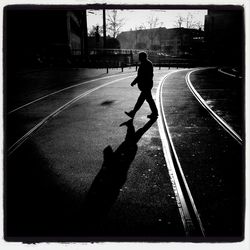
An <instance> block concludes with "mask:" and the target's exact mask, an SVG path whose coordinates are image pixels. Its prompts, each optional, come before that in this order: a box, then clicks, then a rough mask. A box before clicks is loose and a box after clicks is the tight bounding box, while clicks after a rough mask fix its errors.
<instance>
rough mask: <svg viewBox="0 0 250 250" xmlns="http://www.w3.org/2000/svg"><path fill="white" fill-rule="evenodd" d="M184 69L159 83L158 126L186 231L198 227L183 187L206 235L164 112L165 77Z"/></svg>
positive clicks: (157, 101)
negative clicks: (182, 185) (191, 213)
mask: <svg viewBox="0 0 250 250" xmlns="http://www.w3.org/2000/svg"><path fill="white" fill-rule="evenodd" d="M183 70H187V69H182V70H176V71H173V72H170V73H168V74H166V75H165V76H164V77H163V78H162V80H161V81H160V83H159V86H158V88H157V95H156V103H157V107H158V110H159V113H160V115H159V118H158V127H159V133H160V137H161V141H162V146H163V152H164V156H165V160H166V163H167V167H168V171H169V176H170V179H171V182H172V186H173V190H174V193H175V198H176V202H177V206H178V210H179V213H180V216H181V219H182V223H183V226H184V231H185V233H186V235H187V236H191V235H192V234H193V233H194V231H195V230H197V229H195V225H194V223H193V221H192V218H191V215H190V211H189V208H188V206H187V202H186V200H185V197H184V194H183V191H182V188H185V189H186V192H187V194H188V199H189V201H190V204H191V206H192V209H193V212H194V214H195V216H196V220H197V222H198V224H199V227H200V228H199V229H200V231H201V233H202V235H203V236H205V231H204V228H203V225H202V223H201V220H200V217H199V214H198V211H197V209H196V206H195V203H194V200H193V197H192V195H191V192H190V189H189V187H188V184H187V182H186V179H185V176H184V174H183V171H182V168H181V165H180V162H179V159H178V156H177V153H176V151H175V148H174V144H173V142H172V139H171V135H170V131H169V129H168V125H167V121H166V118H165V115H164V114H165V113H164V108H163V100H162V96H161V94H162V86H163V83H164V81H165V79H166V78H167V77H168V76H169V75H171V74H173V73H176V72H180V71H183ZM173 158H175V159H173ZM176 171H178V173H179V174H180V175H181V178H182V183H183V184H184V187H181V185H180V181H179V179H178V176H177V172H176Z"/></svg>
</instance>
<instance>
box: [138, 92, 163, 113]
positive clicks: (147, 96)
mask: <svg viewBox="0 0 250 250" xmlns="http://www.w3.org/2000/svg"><path fill="white" fill-rule="evenodd" d="M145 100H146V101H147V102H148V104H149V107H150V109H151V111H152V114H154V115H157V114H158V111H157V108H156V105H155V102H154V99H153V97H152V94H151V90H147V91H142V92H141V94H140V95H139V97H138V99H137V102H136V104H135V107H134V110H133V111H134V113H136V112H137V111H138V110H139V109H140V108H141V106H142V104H143V103H144V101H145Z"/></svg>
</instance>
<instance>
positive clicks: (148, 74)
mask: <svg viewBox="0 0 250 250" xmlns="http://www.w3.org/2000/svg"><path fill="white" fill-rule="evenodd" d="M153 76H154V73H153V64H152V62H151V61H149V60H148V59H147V60H145V61H144V62H141V64H140V67H139V69H138V74H137V77H136V78H135V80H134V81H133V82H132V84H131V85H132V86H133V85H135V84H136V83H137V84H138V88H139V89H140V90H141V91H145V90H151V89H152V87H153Z"/></svg>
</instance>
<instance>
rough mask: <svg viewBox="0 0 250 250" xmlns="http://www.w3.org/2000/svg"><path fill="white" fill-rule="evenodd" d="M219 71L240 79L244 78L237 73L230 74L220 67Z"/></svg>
mask: <svg viewBox="0 0 250 250" xmlns="http://www.w3.org/2000/svg"><path fill="white" fill-rule="evenodd" d="M218 71H219V72H220V73H222V74H224V75H228V76H231V77H235V78H239V79H242V76H237V75H234V74H230V73H228V72H226V71H224V70H222V69H218Z"/></svg>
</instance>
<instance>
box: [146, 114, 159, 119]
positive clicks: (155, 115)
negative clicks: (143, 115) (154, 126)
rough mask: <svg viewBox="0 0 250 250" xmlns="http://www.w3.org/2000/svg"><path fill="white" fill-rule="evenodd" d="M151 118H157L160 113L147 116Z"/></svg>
mask: <svg viewBox="0 0 250 250" xmlns="http://www.w3.org/2000/svg"><path fill="white" fill-rule="evenodd" d="M147 117H148V118H149V119H157V118H158V114H153V113H152V114H150V115H148V116H147Z"/></svg>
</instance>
